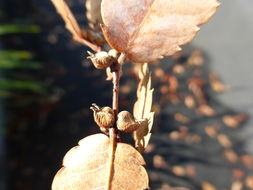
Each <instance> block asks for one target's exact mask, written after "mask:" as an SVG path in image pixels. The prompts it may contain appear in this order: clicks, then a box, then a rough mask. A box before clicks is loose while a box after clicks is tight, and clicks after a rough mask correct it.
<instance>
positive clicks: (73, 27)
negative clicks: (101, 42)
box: [51, 0, 100, 51]
mask: <svg viewBox="0 0 253 190" xmlns="http://www.w3.org/2000/svg"><path fill="white" fill-rule="evenodd" d="M51 2H52V3H53V4H54V6H55V8H56V10H57V12H58V13H59V15H61V17H62V19H63V20H64V22H65V26H66V28H67V29H68V30H69V32H70V33H71V34H72V36H73V39H74V40H75V41H76V42H78V43H80V44H83V45H86V46H88V47H90V48H91V49H93V50H94V51H99V50H100V48H99V47H98V46H96V45H94V44H92V43H91V42H89V41H87V40H85V38H84V36H83V34H82V31H81V29H80V26H79V24H78V23H77V21H76V18H75V17H74V15H73V13H72V12H71V10H70V9H69V7H68V5H67V4H66V3H65V1H64V0H51Z"/></svg>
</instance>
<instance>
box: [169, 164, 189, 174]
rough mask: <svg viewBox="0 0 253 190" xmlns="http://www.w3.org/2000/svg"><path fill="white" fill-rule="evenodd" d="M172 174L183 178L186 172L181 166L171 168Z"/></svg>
mask: <svg viewBox="0 0 253 190" xmlns="http://www.w3.org/2000/svg"><path fill="white" fill-rule="evenodd" d="M171 170H172V172H173V173H174V174H175V175H177V176H185V175H186V170H185V168H183V167H182V166H173V167H172V168H171Z"/></svg>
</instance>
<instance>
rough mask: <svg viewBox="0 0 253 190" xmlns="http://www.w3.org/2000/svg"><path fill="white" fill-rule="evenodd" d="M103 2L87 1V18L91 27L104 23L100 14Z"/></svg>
mask: <svg viewBox="0 0 253 190" xmlns="http://www.w3.org/2000/svg"><path fill="white" fill-rule="evenodd" d="M101 1H102V0H86V2H85V6H86V17H87V19H88V20H89V22H90V25H91V26H95V25H97V24H98V23H102V17H101V13H100V6H101Z"/></svg>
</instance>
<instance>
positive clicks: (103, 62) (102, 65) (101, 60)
mask: <svg viewBox="0 0 253 190" xmlns="http://www.w3.org/2000/svg"><path fill="white" fill-rule="evenodd" d="M88 54H89V55H90V56H88V59H90V60H91V61H92V63H93V65H94V66H95V67H96V68H97V69H106V68H107V67H110V66H111V65H112V64H113V63H114V62H115V61H116V59H115V58H114V57H113V56H111V55H109V54H108V53H107V52H105V51H101V52H98V53H96V54H93V53H91V52H89V51H88Z"/></svg>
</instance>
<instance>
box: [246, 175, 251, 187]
mask: <svg viewBox="0 0 253 190" xmlns="http://www.w3.org/2000/svg"><path fill="white" fill-rule="evenodd" d="M245 185H246V187H248V188H249V189H253V176H252V175H250V176H248V177H247V178H246V180H245Z"/></svg>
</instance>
